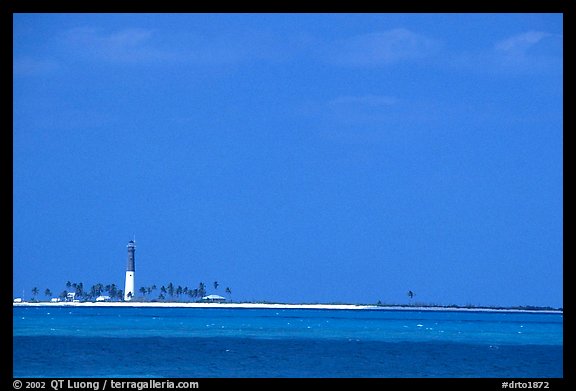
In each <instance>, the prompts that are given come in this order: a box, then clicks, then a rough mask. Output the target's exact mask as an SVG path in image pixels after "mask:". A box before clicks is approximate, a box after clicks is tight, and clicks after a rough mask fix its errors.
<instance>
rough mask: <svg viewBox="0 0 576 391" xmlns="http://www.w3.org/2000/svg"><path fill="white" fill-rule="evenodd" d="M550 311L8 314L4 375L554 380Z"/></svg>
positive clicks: (29, 310)
mask: <svg viewBox="0 0 576 391" xmlns="http://www.w3.org/2000/svg"><path fill="white" fill-rule="evenodd" d="M562 353H563V347H562V316H561V315H558V314H518V313H502V314H501V313H498V314H494V313H467V312H418V311H383V310H374V311H371V310H352V311H346V310H292V309H291V310H270V309H257V310H249V309H199V308H186V309H183V308H77V307H75V308H66V307H64V308H54V307H16V308H14V353H13V360H14V377H154V378H156V377H170V378H175V377H189V378H198V377H249V378H254V377H305V378H311V377H382V378H389V377H410V378H421V377H507V378H509V377H514V378H520V377H529V378H535V377H562V367H563V363H562Z"/></svg>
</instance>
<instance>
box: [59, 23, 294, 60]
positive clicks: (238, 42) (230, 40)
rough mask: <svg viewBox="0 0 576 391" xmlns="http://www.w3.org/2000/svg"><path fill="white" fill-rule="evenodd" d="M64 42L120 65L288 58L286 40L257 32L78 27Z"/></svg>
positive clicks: (84, 53)
mask: <svg viewBox="0 0 576 391" xmlns="http://www.w3.org/2000/svg"><path fill="white" fill-rule="evenodd" d="M65 42H67V43H68V44H69V45H70V47H71V49H72V50H73V51H74V52H75V54H76V55H79V56H88V57H90V58H97V59H99V60H105V61H109V62H117V63H118V62H119V63H139V64H142V63H154V62H162V63H188V64H208V65H214V64H237V63H243V62H251V61H258V60H265V61H277V60H282V59H285V58H286V57H287V54H286V52H287V50H283V45H285V43H283V42H284V41H281V40H280V41H279V40H278V39H277V37H273V36H272V37H270V36H269V34H264V33H257V32H238V33H237V34H235V35H230V34H223V35H215V36H204V35H198V34H191V33H181V34H178V35H175V34H166V33H163V32H162V31H157V30H148V29H140V28H129V29H124V30H119V31H112V32H103V31H101V30H98V29H95V28H76V29H73V30H70V31H68V32H66V34H65Z"/></svg>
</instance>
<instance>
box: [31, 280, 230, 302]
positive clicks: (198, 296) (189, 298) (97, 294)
mask: <svg viewBox="0 0 576 391" xmlns="http://www.w3.org/2000/svg"><path fill="white" fill-rule="evenodd" d="M212 286H213V287H214V292H217V290H218V287H219V286H220V283H219V282H218V281H214V283H213V284H212ZM65 287H66V288H65V289H64V290H62V291H61V292H60V293H59V294H58V295H56V296H55V295H54V294H53V293H52V290H51V289H50V288H46V289H45V290H44V296H45V297H46V300H45V301H52V299H53V298H55V299H57V300H55V301H69V300H71V297H73V299H74V300H78V301H80V302H86V301H96V300H97V299H98V298H103V300H106V301H123V300H124V291H123V290H122V289H120V287H118V286H117V285H116V284H113V283H112V284H102V283H97V284H94V285H92V286H91V287H90V288H88V289H86V288H85V286H84V283H82V282H71V281H67V282H66V284H65ZM31 292H32V298H31V299H30V301H31V302H39V301H43V300H39V299H38V298H37V296H38V295H39V293H40V290H39V289H38V287H34V288H32V290H31ZM224 293H225V294H226V295H227V296H228V297H227V299H228V300H230V301H231V300H232V290H231V289H230V287H226V289H225V290H224ZM207 294H208V291H207V288H206V284H205V283H204V282H200V283H199V284H198V286H197V287H195V288H189V287H188V286H182V285H178V286H176V285H175V284H174V283H172V282H169V283H168V284H165V285H162V286H160V288H158V287H157V286H156V284H153V285H150V286H142V287H140V288H139V289H138V290H137V292H134V294H133V295H131V294H130V293H128V296H129V297H130V299H131V300H132V301H151V302H155V301H159V302H196V301H202V300H203V299H202V298H203V297H205V296H206V295H207Z"/></svg>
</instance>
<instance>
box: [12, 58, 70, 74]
mask: <svg viewBox="0 0 576 391" xmlns="http://www.w3.org/2000/svg"><path fill="white" fill-rule="evenodd" d="M59 68H60V65H59V64H58V63H57V62H56V61H54V60H51V59H37V58H32V57H19V58H14V61H13V63H12V70H13V75H14V76H43V75H46V74H50V73H52V72H53V71H55V70H57V69H59Z"/></svg>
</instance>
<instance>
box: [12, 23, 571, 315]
mask: <svg viewBox="0 0 576 391" xmlns="http://www.w3.org/2000/svg"><path fill="white" fill-rule="evenodd" d="M562 23H563V22H562V15H561V14H15V15H14V51H13V65H14V70H13V77H14V109H13V112H14V130H13V197H14V206H13V236H14V239H13V257H14V259H13V264H14V277H13V281H14V287H13V294H14V295H15V296H21V295H22V292H23V291H24V296H25V298H29V297H30V296H31V290H32V288H33V287H38V288H39V289H40V291H41V292H43V291H44V290H45V289H46V288H50V289H51V290H52V291H53V292H55V293H59V292H61V291H62V290H64V289H65V285H64V284H65V283H66V281H68V280H70V281H76V282H83V283H84V285H85V286H90V285H92V284H95V283H97V282H102V283H105V284H109V283H112V282H113V283H116V284H117V285H120V286H123V284H124V282H123V281H124V273H125V267H126V257H127V252H126V244H127V242H128V240H130V239H131V238H132V236H133V235H135V236H136V241H137V250H136V285H137V287H140V286H148V285H152V284H156V285H158V286H160V285H165V284H167V283H169V282H173V283H174V284H175V285H182V286H188V287H196V286H197V285H198V283H199V282H201V281H202V282H205V283H206V284H207V285H208V286H209V288H210V289H209V293H220V294H222V293H223V290H224V288H225V287H230V288H231V290H232V292H233V295H232V297H233V299H234V300H267V301H281V302H352V303H375V302H377V301H378V300H381V301H382V302H386V303H406V302H407V301H408V298H407V295H406V292H407V291H408V290H412V291H414V292H415V293H416V297H415V298H414V300H415V301H417V302H421V303H435V304H460V305H465V304H474V305H542V306H548V305H549V306H555V307H556V306H562V304H563V301H562V291H563V288H562V265H563V236H562V226H563V199H562V189H563V163H562V161H563V155H562V148H563V130H562V125H563V123H562V97H563V90H562V77H563V68H562V63H563V51H562V45H563V36H562V34H563V24H562ZM215 280H217V281H219V282H220V284H221V285H220V288H218V291H214V289H213V288H212V287H211V285H212V282H213V281H215ZM41 296H43V295H41Z"/></svg>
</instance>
